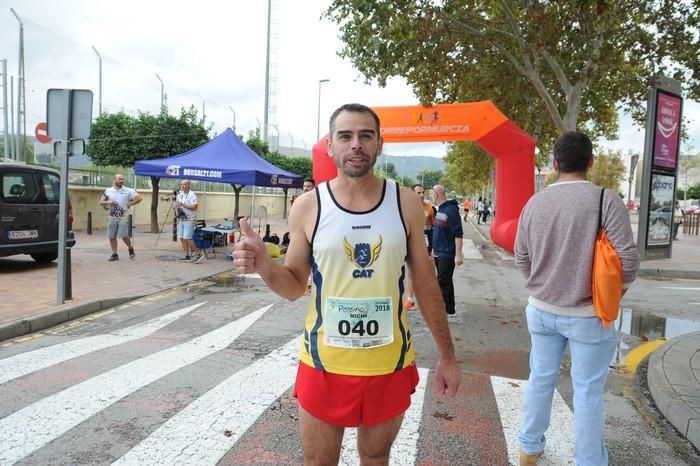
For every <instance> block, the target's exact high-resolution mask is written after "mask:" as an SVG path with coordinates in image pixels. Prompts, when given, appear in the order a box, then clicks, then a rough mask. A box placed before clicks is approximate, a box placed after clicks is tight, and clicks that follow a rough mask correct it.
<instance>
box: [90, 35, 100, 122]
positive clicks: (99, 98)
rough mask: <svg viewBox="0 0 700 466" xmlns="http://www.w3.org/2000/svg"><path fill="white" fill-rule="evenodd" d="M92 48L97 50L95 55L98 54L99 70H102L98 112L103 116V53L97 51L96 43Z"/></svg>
mask: <svg viewBox="0 0 700 466" xmlns="http://www.w3.org/2000/svg"><path fill="white" fill-rule="evenodd" d="M92 50H94V51H95V55H97V60H98V63H99V70H100V74H99V84H98V92H99V103H98V107H97V109H98V112H99V113H98V115H99V116H102V55H100V52H98V51H97V49H96V48H95V46H94V45H93V46H92Z"/></svg>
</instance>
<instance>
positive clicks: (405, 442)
mask: <svg viewBox="0 0 700 466" xmlns="http://www.w3.org/2000/svg"><path fill="white" fill-rule="evenodd" d="M429 372H430V371H429V370H428V369H423V368H421V369H418V376H419V377H420V380H419V381H418V385H417V386H416V392H415V393H414V394H413V396H412V397H411V406H410V407H409V408H408V410H407V411H406V414H405V416H404V419H403V423H402V424H401V430H400V431H399V434H398V435H397V436H396V440H395V441H394V445H393V446H392V447H391V458H390V464H395V465H397V466H401V465H404V464H415V462H416V453H417V451H418V437H419V436H420V434H419V428H420V421H421V416H422V410H423V400H424V399H425V387H426V386H427V383H428V375H429ZM338 464H340V465H343V466H355V465H359V464H360V457H359V455H358V453H357V429H355V428H352V429H345V435H344V436H343V446H342V450H341V452H340V462H339V463H338Z"/></svg>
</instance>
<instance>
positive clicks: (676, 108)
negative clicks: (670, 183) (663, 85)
mask: <svg viewBox="0 0 700 466" xmlns="http://www.w3.org/2000/svg"><path fill="white" fill-rule="evenodd" d="M682 104H683V99H681V98H680V97H679V96H677V95H673V94H669V93H666V92H663V91H661V90H659V91H658V92H657V94H656V115H655V118H654V120H655V121H654V145H653V148H652V149H653V153H652V165H653V167H654V168H656V169H661V170H671V171H675V170H676V164H677V163H678V148H679V145H680V135H681V110H682V108H681V107H682Z"/></svg>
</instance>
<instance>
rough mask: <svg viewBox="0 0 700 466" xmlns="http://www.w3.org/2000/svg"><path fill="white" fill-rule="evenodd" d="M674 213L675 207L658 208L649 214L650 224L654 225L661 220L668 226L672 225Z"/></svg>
mask: <svg viewBox="0 0 700 466" xmlns="http://www.w3.org/2000/svg"><path fill="white" fill-rule="evenodd" d="M672 213H673V207H672V206H670V205H667V206H663V207H659V208H656V209H654V210H652V211H651V212H650V213H649V222H650V223H652V224H653V223H656V222H657V221H659V220H660V221H662V222H664V223H665V224H666V225H670V224H671V214H672Z"/></svg>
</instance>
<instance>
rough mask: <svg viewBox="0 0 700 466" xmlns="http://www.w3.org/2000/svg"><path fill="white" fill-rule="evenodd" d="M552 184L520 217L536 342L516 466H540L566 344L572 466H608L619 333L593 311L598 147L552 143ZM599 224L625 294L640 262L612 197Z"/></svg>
mask: <svg viewBox="0 0 700 466" xmlns="http://www.w3.org/2000/svg"><path fill="white" fill-rule="evenodd" d="M553 163H554V169H555V170H556V171H557V172H558V175H559V177H558V180H557V182H556V183H554V184H552V185H550V186H548V187H547V188H545V189H544V190H542V191H541V192H539V193H537V194H536V195H534V196H533V197H532V198H530V200H529V201H528V202H527V204H526V205H525V207H524V208H523V211H522V213H521V214H520V221H519V223H518V233H517V235H516V239H515V264H516V266H517V267H518V269H519V270H520V271H521V272H522V273H523V275H524V276H525V288H526V289H527V291H528V293H529V295H530V296H529V298H528V306H527V308H526V314H527V324H528V330H529V332H530V338H531V344H532V347H531V350H530V377H529V380H528V385H527V389H526V393H525V405H524V412H523V420H522V424H521V426H520V432H519V438H520V464H521V465H525V464H536V462H537V460H538V459H539V457H540V456H541V455H542V453H543V452H544V448H545V432H546V430H547V428H548V427H549V418H550V414H551V410H552V396H553V394H554V389H555V387H556V384H557V379H558V377H559V368H560V366H561V361H562V358H563V356H564V351H565V349H566V346H567V343H568V345H569V350H570V353H571V379H572V383H573V388H574V435H575V448H574V459H575V461H576V464H577V465H579V466H584V465H586V466H593V465H596V466H597V465H606V464H608V452H607V449H606V447H605V441H604V439H603V427H604V424H605V415H604V412H603V389H604V386H605V381H606V378H607V374H608V365H609V363H610V361H611V360H612V358H613V355H614V352H615V347H616V336H615V329H614V326H610V327H609V328H607V329H606V328H604V327H603V324H602V322H601V320H600V319H599V318H598V317H597V316H596V314H595V310H594V309H593V301H592V292H591V271H592V264H593V250H594V244H595V238H596V233H597V230H598V208H599V203H600V192H601V188H600V187H599V186H596V185H594V184H593V183H591V182H589V181H587V180H586V175H587V172H588V170H589V169H590V168H591V166H592V165H593V153H592V144H591V141H590V139H589V138H588V137H587V136H586V135H585V134H582V133H579V132H576V131H572V132H567V133H564V134H562V135H561V136H559V138H557V140H556V141H555V143H554V162H553ZM602 210H603V212H602V222H603V227H604V228H605V230H606V232H607V235H608V238H609V239H610V241H611V242H612V244H613V246H614V248H615V250H616V251H617V253H618V255H619V257H620V261H621V264H622V271H623V293H624V292H625V291H626V290H627V288H628V287H629V286H630V285H631V284H632V282H633V281H634V279H635V278H636V276H637V270H638V269H639V253H638V251H637V247H636V246H635V243H634V237H633V234H632V228H631V225H630V221H629V216H628V213H627V209H626V208H625V205H624V202H623V201H622V199H621V198H620V196H619V195H617V193H615V192H613V191H609V190H606V191H605V195H604V198H603V209H602Z"/></svg>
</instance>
